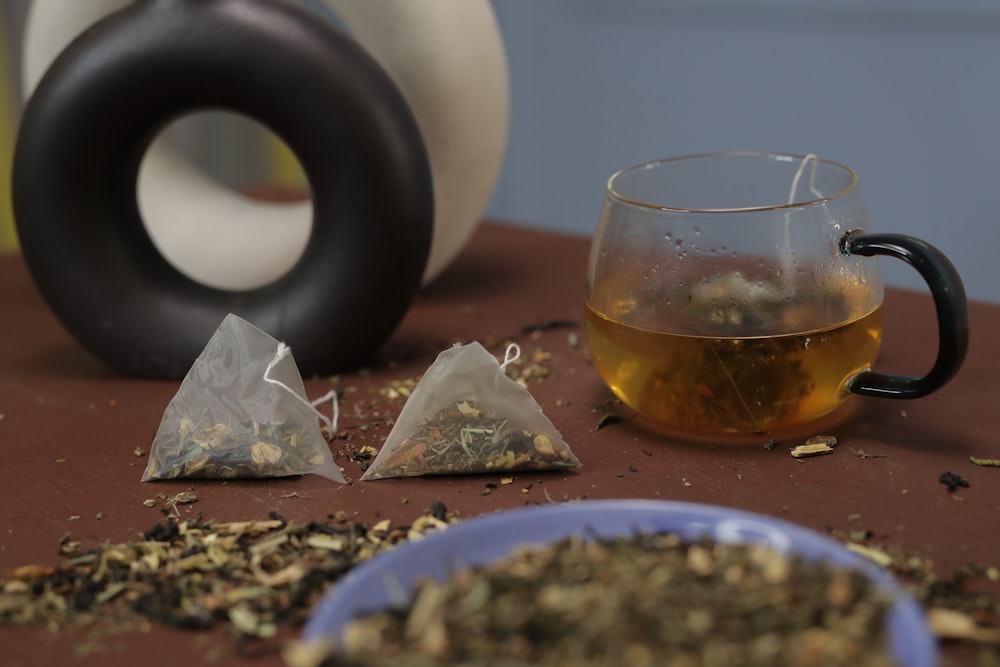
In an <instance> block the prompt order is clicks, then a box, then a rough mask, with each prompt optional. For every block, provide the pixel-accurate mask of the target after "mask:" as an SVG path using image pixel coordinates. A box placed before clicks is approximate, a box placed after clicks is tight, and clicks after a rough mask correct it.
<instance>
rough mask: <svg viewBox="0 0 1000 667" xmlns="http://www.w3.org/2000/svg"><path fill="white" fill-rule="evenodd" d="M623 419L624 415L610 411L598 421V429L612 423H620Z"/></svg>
mask: <svg viewBox="0 0 1000 667" xmlns="http://www.w3.org/2000/svg"><path fill="white" fill-rule="evenodd" d="M621 421H622V416H621V415H620V414H617V413H615V412H609V413H607V414H605V415H604V416H603V417H601V419H600V421H598V422H597V430H598V431H600V430H601V429H602V428H604V427H605V426H610V425H611V424H618V423H620V422H621Z"/></svg>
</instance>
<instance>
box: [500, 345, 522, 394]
mask: <svg viewBox="0 0 1000 667" xmlns="http://www.w3.org/2000/svg"><path fill="white" fill-rule="evenodd" d="M520 358H521V346H520V345H518V344H517V343H511V344H510V345H508V346H507V350H506V351H505V352H504V353H503V363H502V364H500V367H499V368H497V374H496V377H495V378H494V382H493V386H494V387H495V388H496V389H498V390H499V388H500V385H499V382H500V378H507V377H508V376H507V367H508V366H510V365H511V364H512V363H514V362H515V361H517V360H518V359H520ZM508 379H509V378H508Z"/></svg>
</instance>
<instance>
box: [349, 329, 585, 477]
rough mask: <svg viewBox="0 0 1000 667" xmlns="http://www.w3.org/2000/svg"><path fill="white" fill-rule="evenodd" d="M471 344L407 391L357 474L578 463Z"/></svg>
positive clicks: (521, 392)
mask: <svg viewBox="0 0 1000 667" xmlns="http://www.w3.org/2000/svg"><path fill="white" fill-rule="evenodd" d="M518 354H520V351H519V349H518V348H517V346H516V345H511V346H510V347H509V348H508V349H507V356H506V358H505V361H504V364H503V365H500V364H499V363H498V361H497V360H496V358H494V357H493V355H492V354H490V353H489V352H488V351H487V350H486V349H485V348H484V347H483V346H482V345H480V344H479V343H477V342H473V343H469V344H467V345H456V346H454V347H452V348H450V349H448V350H445V351H444V352H442V353H441V354H440V355H438V358H437V359H436V360H435V361H434V363H433V364H431V366H430V367H429V368H428V369H427V372H426V373H424V376H423V377H422V378H421V380H420V382H419V383H418V384H417V386H416V387H415V388H414V390H413V393H412V394H410V397H409V399H408V400H407V402H406V405H404V406H403V410H402V411H401V412H400V414H399V418H398V419H397V420H396V424H395V425H394V426H393V428H392V432H391V433H389V437H388V438H387V439H386V441H385V445H383V447H382V450H381V451H380V452H379V455H378V456H377V457H376V458H375V460H374V461H373V462H372V464H371V466H370V467H369V468H368V471H367V472H366V473H365V474H364V476H363V477H362V478H361V479H362V481H364V480H372V479H382V478H385V477H413V476H419V475H441V474H460V473H490V472H509V471H515V470H548V469H554V468H575V467H577V466H579V465H580V462H579V460H577V458H576V456H574V454H573V452H572V451H570V448H569V445H567V444H566V442H565V441H564V440H563V439H562V436H560V435H559V432H558V431H557V430H556V428H555V427H554V426H553V425H552V422H551V421H549V419H548V417H546V416H545V415H544V414H543V413H542V409H541V407H539V405H538V403H536V402H535V399H534V398H533V397H532V396H531V393H530V392H529V391H528V390H527V389H526V388H525V387H523V386H521V385H519V384H518V383H517V382H515V381H513V380H512V379H510V378H509V377H507V373H506V370H505V369H506V366H507V364H510V363H512V362H513V361H514V360H516V359H517V355H518Z"/></svg>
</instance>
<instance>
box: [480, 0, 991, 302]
mask: <svg viewBox="0 0 1000 667" xmlns="http://www.w3.org/2000/svg"><path fill="white" fill-rule="evenodd" d="M494 8H495V11H496V13H497V17H498V19H499V22H500V26H501V30H502V31H503V34H504V39H505V43H506V45H507V50H508V60H509V64H510V76H511V88H512V116H511V128H510V145H509V149H508V151H509V152H508V154H507V158H506V163H505V166H504V170H503V173H502V176H501V180H500V183H499V186H498V188H497V191H496V194H495V196H494V198H493V201H492V203H491V205H490V208H489V215H490V216H492V217H494V218H502V219H508V220H515V221H519V222H521V223H525V224H529V225H533V226H539V227H543V228H547V229H554V230H563V231H567V232H572V233H577V234H584V235H589V234H590V233H591V232H592V230H593V228H594V225H595V223H596V221H597V215H598V212H599V209H600V206H601V201H602V197H603V188H604V184H605V181H606V179H607V177H608V176H609V175H610V174H611V173H612V172H613V171H615V170H616V169H618V168H620V167H623V166H627V165H629V164H632V163H635V162H640V161H645V160H649V159H654V158H660V157H667V156H671V155H681V154H688V153H696V152H704V151H715V150H732V149H755V150H779V151H790V152H798V153H809V152H813V153H818V154H819V155H821V156H823V157H827V158H830V159H834V160H837V161H839V162H842V163H844V164H847V165H849V166H851V167H853V168H854V169H856V170H857V171H858V172H859V173H860V175H861V182H862V188H863V194H864V197H865V201H866V204H867V208H868V212H869V217H870V218H871V222H872V225H873V227H874V228H875V229H877V230H879V231H897V232H905V233H908V234H913V235H917V236H920V237H923V238H924V239H926V240H927V241H930V242H931V243H933V244H934V245H937V246H938V247H939V248H941V249H942V250H943V251H945V253H946V254H948V255H949V256H950V257H951V258H952V261H953V262H954V263H955V265H956V266H957V267H958V269H959V272H960V273H961V274H962V276H963V278H964V280H965V282H966V287H967V290H968V292H969V294H970V296H972V297H974V298H977V299H983V300H990V301H994V302H1000V287H998V286H997V282H998V281H997V279H998V277H1000V269H998V266H1000V225H998V224H997V220H998V217H1000V87H998V85H997V75H998V66H1000V2H996V1H995V0H978V1H976V0H934V1H931V0H753V1H750V0H659V1H657V0H494ZM883 267H884V271H885V276H886V280H887V282H888V283H890V284H893V285H899V286H905V287H913V288H922V283H921V281H920V278H919V277H918V276H917V275H916V274H915V272H913V271H912V270H909V269H907V268H906V267H904V266H902V265H901V263H899V262H894V261H892V260H883Z"/></svg>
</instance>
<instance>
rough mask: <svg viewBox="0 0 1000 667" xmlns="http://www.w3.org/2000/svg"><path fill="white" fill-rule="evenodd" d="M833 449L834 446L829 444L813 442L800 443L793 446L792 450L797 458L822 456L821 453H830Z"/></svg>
mask: <svg viewBox="0 0 1000 667" xmlns="http://www.w3.org/2000/svg"><path fill="white" fill-rule="evenodd" d="M832 451H833V447H831V446H830V445H827V444H822V443H821V444H812V445H798V446H797V447H793V448H792V450H791V452H792V456H794V457H795V458H797V459H802V458H807V457H810V456H820V455H821V454H829V453H831V452H832Z"/></svg>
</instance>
